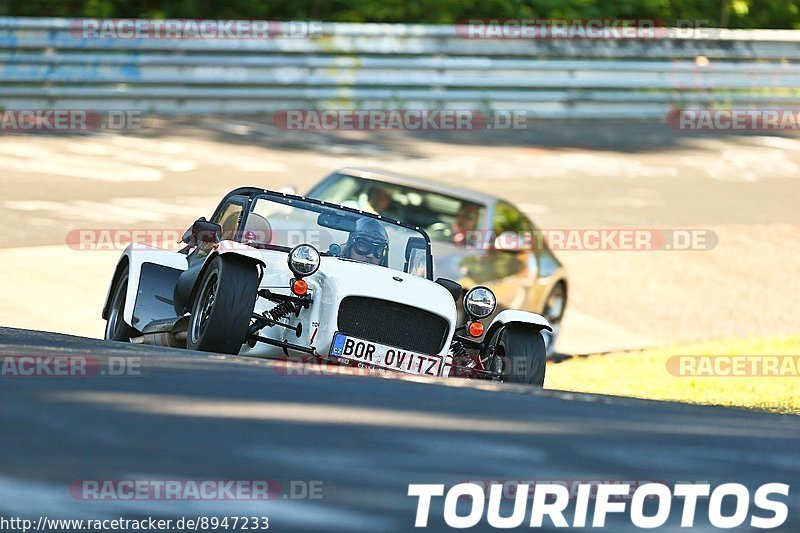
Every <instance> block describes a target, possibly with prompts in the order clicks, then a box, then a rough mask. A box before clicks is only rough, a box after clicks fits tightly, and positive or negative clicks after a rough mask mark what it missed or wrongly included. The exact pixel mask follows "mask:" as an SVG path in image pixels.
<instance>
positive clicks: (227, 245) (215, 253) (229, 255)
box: [175, 241, 267, 311]
mask: <svg viewBox="0 0 800 533" xmlns="http://www.w3.org/2000/svg"><path fill="white" fill-rule="evenodd" d="M216 257H223V258H224V259H225V260H236V259H239V260H241V261H247V262H248V263H252V264H253V265H255V266H256V268H258V272H259V282H260V281H261V278H262V277H263V275H264V269H265V268H266V266H267V265H266V263H265V262H264V256H263V255H262V253H261V251H260V250H258V249H256V248H253V247H251V246H247V245H246V244H242V243H240V242H235V241H222V242H220V243H219V245H218V246H217V247H216V249H214V250H212V251H211V253H209V254H208V256H207V257H206V258H205V260H204V261H203V266H202V267H201V268H200V269H199V270H195V269H192V270H194V272H192V273H191V277H189V278H188V279H187V280H185V281H179V285H180V286H181V287H183V293H182V296H181V297H180V298H179V295H176V296H175V299H176V301H179V303H181V304H182V305H181V306H180V307H181V308H182V309H184V308H185V310H186V311H188V309H189V308H190V307H191V305H192V301H194V296H195V292H196V291H197V281H198V280H200V279H203V275H204V274H205V271H206V269H208V265H210V264H211V261H213V260H214V258H216ZM195 272H196V274H195ZM186 274H187V275H188V274H189V272H187V273H186ZM187 293H188V294H187ZM184 297H185V298H186V300H185V301H184V300H183V298H184Z"/></svg>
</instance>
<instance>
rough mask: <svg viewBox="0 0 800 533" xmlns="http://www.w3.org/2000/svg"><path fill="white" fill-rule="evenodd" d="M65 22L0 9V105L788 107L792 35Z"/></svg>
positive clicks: (259, 109)
mask: <svg viewBox="0 0 800 533" xmlns="http://www.w3.org/2000/svg"><path fill="white" fill-rule="evenodd" d="M71 23H72V24H75V22H74V21H70V20H66V19H35V18H0V69H1V72H2V76H0V107H2V108H5V109H31V108H36V109H38V108H57V109H66V108H73V109H74V108H84V109H94V110H98V111H104V110H109V109H120V110H141V111H144V112H152V113H189V114H191V113H268V112H273V111H276V110H284V109H331V108H332V109H342V108H360V109H386V108H413V109H419V108H454V109H479V110H483V111H498V110H515V111H526V112H528V113H529V114H531V115H534V116H540V117H555V118H561V117H566V118H591V117H597V118H608V117H613V118H662V119H663V118H664V117H665V116H666V114H667V112H668V111H669V110H671V109H674V108H685V107H707V106H711V105H721V106H729V107H736V108H748V107H759V108H764V107H782V108H786V107H797V108H800V62H798V60H799V59H800V31H791V30H753V31H744V30H738V31H737V30H713V31H709V30H706V31H705V32H704V35H702V36H696V35H695V36H688V37H683V36H681V35H680V32H678V35H677V36H676V37H674V38H669V39H617V40H610V39H605V40H604V39H580V40H552V39H548V40H545V39H530V40H527V39H469V38H466V37H464V36H462V35H463V32H459V31H457V29H456V27H454V26H433V25H401V24H328V23H326V24H321V25H320V27H319V28H320V29H319V32H318V33H316V34H315V35H313V36H311V37H305V38H272V39H269V38H265V39H243V40H224V39H221V40H210V39H207V40H200V39H197V40H168V39H84V38H81V36H80V35H75V32H74V31H71V28H72V27H71V26H70V24H71Z"/></svg>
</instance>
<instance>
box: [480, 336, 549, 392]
mask: <svg viewBox="0 0 800 533" xmlns="http://www.w3.org/2000/svg"><path fill="white" fill-rule="evenodd" d="M493 344H494V355H495V357H494V360H495V361H496V364H497V365H498V366H499V371H500V373H501V375H502V376H503V377H502V379H503V381H505V382H508V383H523V384H526V385H534V386H536V387H543V386H544V374H545V368H546V366H547V365H546V362H547V348H546V346H545V342H544V337H543V336H542V331H540V330H539V329H538V328H537V327H535V326H530V325H526V324H510V325H508V326H506V327H505V328H503V329H501V330H500V331H499V332H498V334H497V335H496V336H495V340H494V342H493Z"/></svg>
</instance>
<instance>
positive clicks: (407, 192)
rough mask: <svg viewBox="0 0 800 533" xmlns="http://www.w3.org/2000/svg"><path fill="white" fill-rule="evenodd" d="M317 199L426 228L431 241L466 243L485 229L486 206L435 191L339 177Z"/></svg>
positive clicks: (330, 181) (353, 177) (325, 185)
mask: <svg viewBox="0 0 800 533" xmlns="http://www.w3.org/2000/svg"><path fill="white" fill-rule="evenodd" d="M313 195H314V197H315V198H318V199H320V200H325V201H330V202H335V203H337V204H340V205H344V206H347V207H353V208H355V209H361V210H362V211H367V212H370V213H377V214H380V215H382V216H385V217H388V218H393V219H397V220H402V221H403V222H406V223H407V224H411V225H412V226H419V227H421V228H424V229H425V231H426V232H427V233H428V235H429V236H430V237H431V239H434V240H437V241H445V242H455V243H457V244H458V243H463V242H464V239H465V235H466V232H469V231H472V230H476V229H479V228H482V227H483V225H482V223H483V219H484V216H485V212H486V208H485V206H483V205H481V204H477V203H473V202H469V201H466V200H461V199H458V198H454V197H452V196H446V195H443V194H438V193H435V192H431V191H426V190H421V189H414V188H411V187H404V186H401V185H395V184H392V183H385V182H380V181H374V180H369V179H364V178H358V177H355V176H349V175H346V174H339V175H337V176H336V177H333V178H331V179H329V180H328V181H327V182H325V183H324V184H322V185H321V186H320V187H319V188H317V189H316V190H315V191H314V193H313Z"/></svg>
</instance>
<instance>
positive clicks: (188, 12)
mask: <svg viewBox="0 0 800 533" xmlns="http://www.w3.org/2000/svg"><path fill="white" fill-rule="evenodd" d="M0 15H7V16H39V17H115V18H130V17H145V18H220V19H272V20H289V19H292V20H323V21H333V22H410V23H414V22H418V23H441V24H447V23H454V22H459V21H463V20H467V19H475V18H573V19H580V18H627V19H631V18H652V19H658V20H662V21H664V22H666V23H668V24H675V23H676V22H677V21H680V20H691V21H698V20H700V21H708V25H710V26H717V27H718V26H723V27H731V28H795V29H796V28H800V0H615V1H613V2H611V1H609V0H535V1H534V0H292V1H287V0H225V1H224V2H220V1H219V0H0Z"/></svg>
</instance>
